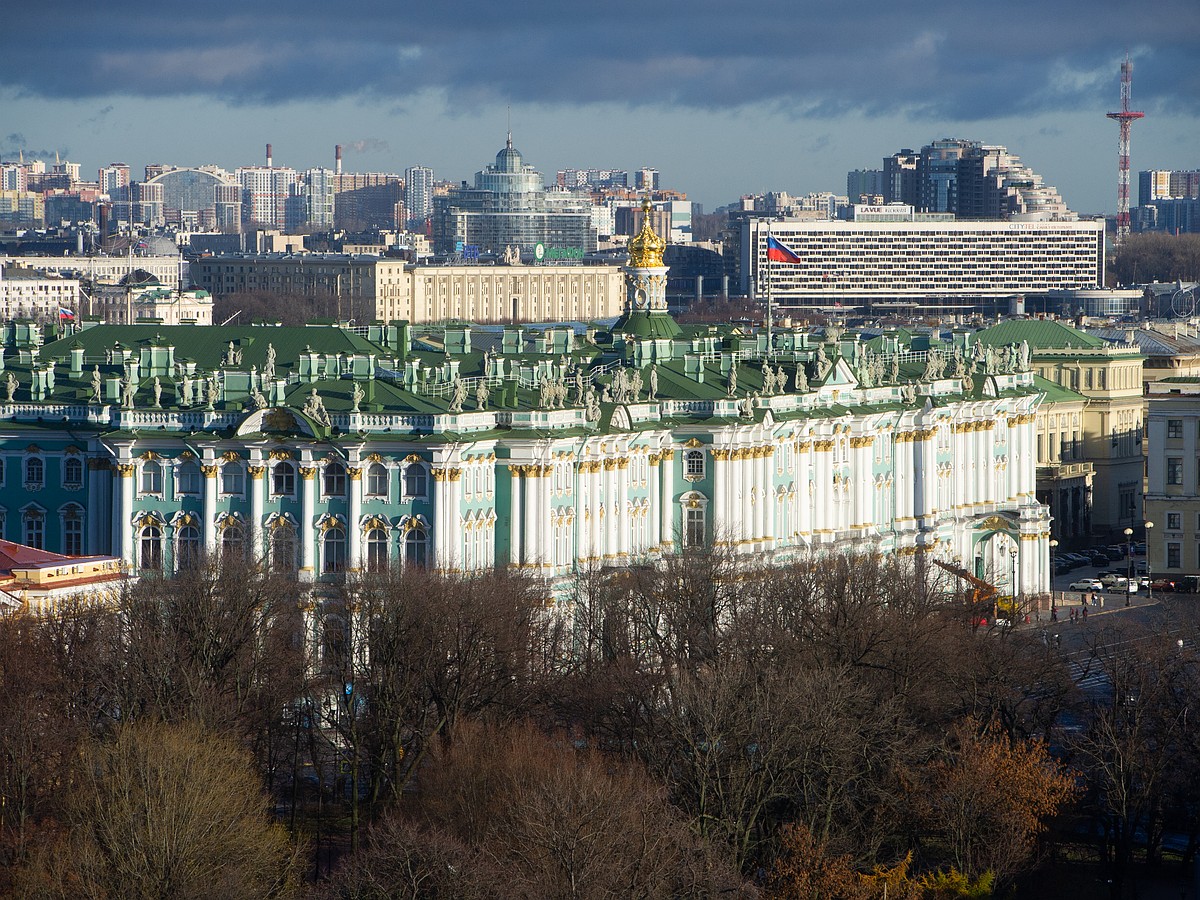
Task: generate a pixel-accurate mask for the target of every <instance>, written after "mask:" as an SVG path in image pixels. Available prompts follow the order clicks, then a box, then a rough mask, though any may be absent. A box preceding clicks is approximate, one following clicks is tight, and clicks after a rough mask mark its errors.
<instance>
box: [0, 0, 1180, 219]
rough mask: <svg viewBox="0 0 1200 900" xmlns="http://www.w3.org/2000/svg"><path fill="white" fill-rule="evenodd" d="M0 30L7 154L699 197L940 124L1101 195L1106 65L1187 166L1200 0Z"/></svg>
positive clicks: (278, 8)
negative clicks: (640, 189) (635, 187)
mask: <svg viewBox="0 0 1200 900" xmlns="http://www.w3.org/2000/svg"><path fill="white" fill-rule="evenodd" d="M6 6H7V8H6V9H5V11H4V17H3V26H2V27H0V159H4V160H9V159H15V158H16V157H17V154H18V151H22V150H23V151H24V153H25V155H26V157H27V158H29V157H40V158H48V159H50V160H53V158H54V154H55V153H56V152H57V153H59V154H60V155H61V156H62V158H64V159H69V160H70V161H72V162H79V163H81V164H82V166H83V173H84V177H85V178H95V171H96V169H97V168H98V167H100V166H101V165H105V164H107V163H110V162H116V161H120V162H126V163H128V164H130V165H131V166H132V167H133V169H134V173H135V174H134V177H135V178H139V179H140V177H141V172H142V169H143V167H144V166H145V164H147V163H168V164H172V165H180V166H185V165H200V164H204V163H212V164H216V165H219V166H223V167H225V168H228V169H233V168H236V167H237V166H240V165H258V164H262V163H263V162H264V159H265V145H266V144H267V143H271V144H273V147H274V161H275V164H276V165H282V166H291V167H293V168H296V169H305V168H308V167H311V166H320V165H324V166H328V167H332V166H333V154H334V150H333V148H334V145H335V144H342V145H343V146H344V161H343V167H344V170H345V171H364V172H365V171H373V172H378V171H387V172H403V170H404V169H405V168H407V167H408V166H410V165H415V164H421V165H428V166H432V167H433V168H434V170H435V172H436V175H437V177H438V178H446V179H454V180H470V179H471V178H473V175H474V173H475V172H476V171H478V170H479V169H480V168H482V167H483V166H484V165H485V164H487V163H489V162H491V161H492V160H493V158H494V156H495V154H496V152H497V151H498V150H499V149H500V148H501V147H502V146H503V145H504V139H505V133H506V130H507V129H508V127H509V125H510V123H511V128H512V134H513V143H514V145H515V146H516V147H517V148H518V149H519V150H520V151H521V152H522V154H523V155H524V157H525V161H526V162H527V163H529V164H532V165H534V166H535V167H536V168H537V169H538V170H539V171H541V172H542V173H543V174H544V175H545V176H546V179H547V181H553V178H554V173H555V171H556V170H557V169H560V168H565V167H569V166H573V167H577V168H609V167H612V168H618V169H630V170H632V169H636V168H640V167H641V166H653V167H655V168H657V169H659V170H660V171H661V173H662V185H663V186H664V187H668V188H673V189H676V190H681V191H684V192H686V193H687V194H688V195H689V197H690V198H691V199H692V200H695V201H698V202H700V203H702V204H703V205H704V207H705V209H706V210H712V209H714V208H715V207H717V206H720V205H722V204H725V203H730V202H733V201H735V200H736V199H737V198H738V197H740V196H741V195H743V194H747V193H757V192H762V191H767V190H774V191H787V192H789V193H792V194H804V193H807V192H809V191H827V190H828V191H834V192H836V193H844V192H845V190H846V172H847V171H848V170H850V169H856V168H879V167H880V165H881V160H882V158H883V157H884V156H887V155H890V154H891V153H894V152H896V151H898V150H900V149H902V148H913V149H919V148H920V147H921V146H922V145H923V144H926V143H929V142H930V141H932V140H935V139H937V138H942V137H955V138H966V139H971V140H979V141H983V142H984V143H989V144H1002V145H1004V146H1006V147H1007V148H1008V149H1009V150H1010V151H1011V152H1013V153H1016V154H1018V155H1020V156H1021V158H1022V160H1023V161H1024V162H1025V163H1026V164H1027V165H1029V166H1031V167H1032V168H1033V169H1034V171H1035V172H1037V173H1039V174H1041V175H1042V176H1043V177H1044V178H1045V180H1046V182H1047V183H1048V184H1052V185H1055V186H1056V187H1058V189H1059V191H1060V192H1061V193H1062V195H1063V197H1064V199H1065V200H1066V202H1067V204H1068V206H1070V207H1071V208H1072V209H1075V210H1076V211H1079V212H1082V213H1101V212H1108V213H1112V212H1115V209H1116V181H1117V174H1116V168H1117V125H1116V123H1114V122H1111V121H1109V120H1108V119H1106V118H1105V116H1104V114H1105V113H1106V112H1109V111H1112V110H1116V109H1119V108H1120V97H1119V66H1120V62H1121V60H1122V59H1123V58H1124V56H1125V54H1126V53H1128V54H1129V56H1130V58H1131V59H1132V60H1133V64H1134V74H1133V103H1132V108H1133V109H1136V110H1142V111H1144V112H1145V113H1146V118H1145V119H1143V120H1141V121H1139V122H1136V123H1135V124H1134V126H1133V149H1132V169H1133V172H1134V176H1133V202H1134V203H1136V202H1137V176H1136V172H1137V171H1138V170H1140V169H1150V168H1167V169H1196V168H1200V42H1198V41H1197V39H1196V37H1197V35H1200V2H1198V0H1143V2H1141V3H1137V4H1134V3H1128V2H1126V3H1121V4H1118V3H1115V2H1112V0H1037V2H1034V0H1009V2H1006V3H983V2H978V0H956V2H953V3H951V2H947V0H927V2H924V3H921V4H911V3H910V4H903V3H896V2H895V0H828V2H813V0H791V2H787V0H755V2H753V3H738V2H733V3H731V2H729V0H719V2H717V0H690V2H687V3H681V2H676V0H660V2H659V3H656V4H646V3H644V2H636V3H635V2H628V0H610V2H606V3H590V4H585V3H578V2H565V0H558V2H551V0H526V2H510V3H495V2H486V3H485V2H479V0H459V2H457V3H453V4H448V3H432V2H406V3H399V2H396V0H358V2H355V3H353V4H346V3H331V2H324V3H315V2H309V0H297V2H291V0H283V2H276V3H272V4H265V3H259V2H255V0H237V2H232V0H201V2H191V3H183V2H179V0H157V2H155V3H147V2H142V0H128V2H124V3H122V4H120V5H116V4H110V3H100V2H96V0H86V2H60V0H47V2H43V3H40V4H33V3H19V4H7V5H6Z"/></svg>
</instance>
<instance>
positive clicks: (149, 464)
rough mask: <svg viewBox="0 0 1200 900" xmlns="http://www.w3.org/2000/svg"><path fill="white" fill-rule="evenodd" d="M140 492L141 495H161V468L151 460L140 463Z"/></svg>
mask: <svg viewBox="0 0 1200 900" xmlns="http://www.w3.org/2000/svg"><path fill="white" fill-rule="evenodd" d="M141 491H142V493H143V494H161V493H162V466H160V465H159V464H158V463H157V462H155V461H154V460H152V459H148V460H146V461H144V462H143V463H142V485H141Z"/></svg>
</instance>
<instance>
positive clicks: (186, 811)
mask: <svg viewBox="0 0 1200 900" xmlns="http://www.w3.org/2000/svg"><path fill="white" fill-rule="evenodd" d="M67 824H68V826H69V829H70V830H69V832H68V833H67V834H66V835H65V836H64V837H63V838H62V839H61V840H60V841H59V842H57V843H56V844H54V845H49V846H45V847H43V848H42V850H41V852H40V853H39V854H38V856H37V858H36V859H35V862H34V864H33V865H32V866H31V867H30V869H29V870H27V871H26V872H25V873H24V877H23V879H22V882H21V884H20V886H19V890H20V892H21V893H22V894H23V895H24V896H30V897H91V898H115V897H172V898H209V897H245V898H286V897H293V896H295V895H296V893H297V888H298V884H299V873H300V866H299V856H298V852H297V850H296V848H295V847H294V846H293V845H292V844H291V842H290V841H289V839H288V836H287V833H286V831H285V830H284V829H283V828H281V827H280V826H278V825H274V824H272V823H271V821H270V816H269V814H268V804H267V799H266V796H265V795H264V794H263V792H262V790H261V788H260V786H259V782H258V779H257V777H256V776H255V774H254V771H253V768H252V766H251V764H250V759H249V758H248V756H247V754H246V753H245V752H244V751H243V750H242V749H241V748H239V747H238V746H237V745H236V744H235V743H234V742H232V741H230V740H228V739H226V738H223V737H221V736H219V735H218V734H216V733H214V732H211V731H206V730H204V729H203V728H201V727H199V726H196V725H166V724H162V723H157V722H150V721H145V722H140V723H135V724H131V725H126V726H122V727H121V728H120V729H118V731H117V733H116V735H115V737H114V739H113V740H111V741H94V742H90V743H89V744H88V745H86V747H85V748H84V751H83V753H82V756H81V759H80V767H79V769H78V771H77V772H76V774H75V781H74V784H73V787H72V790H71V794H70V797H69V800H68V804H67Z"/></svg>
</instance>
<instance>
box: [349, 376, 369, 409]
mask: <svg viewBox="0 0 1200 900" xmlns="http://www.w3.org/2000/svg"><path fill="white" fill-rule="evenodd" d="M366 396H367V392H366V391H364V390H363V389H362V385H361V384H359V383H358V382H357V381H356V382H354V392H353V393H352V394H351V395H350V401H351V403H352V404H353V405H352V406H351V407H350V411H351V412H358V405H359V404H360V403H362V402H363V400H364V399H366Z"/></svg>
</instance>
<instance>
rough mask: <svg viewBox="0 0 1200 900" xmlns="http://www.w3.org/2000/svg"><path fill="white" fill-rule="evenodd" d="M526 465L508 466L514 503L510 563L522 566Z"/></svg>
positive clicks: (510, 517)
mask: <svg viewBox="0 0 1200 900" xmlns="http://www.w3.org/2000/svg"><path fill="white" fill-rule="evenodd" d="M524 470H525V467H524V466H519V465H510V466H509V467H508V475H509V483H510V484H511V488H510V494H511V496H512V503H511V504H510V509H509V516H508V528H509V532H508V536H509V545H510V546H509V551H508V553H509V559H508V562H509V565H511V566H520V565H521V564H522V562H523V557H524V547H522V545H521V543H522V542H521V532H522V530H523V529H524V519H523V518H522V509H521V490H522V486H521V475H522V473H523V472H524Z"/></svg>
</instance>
